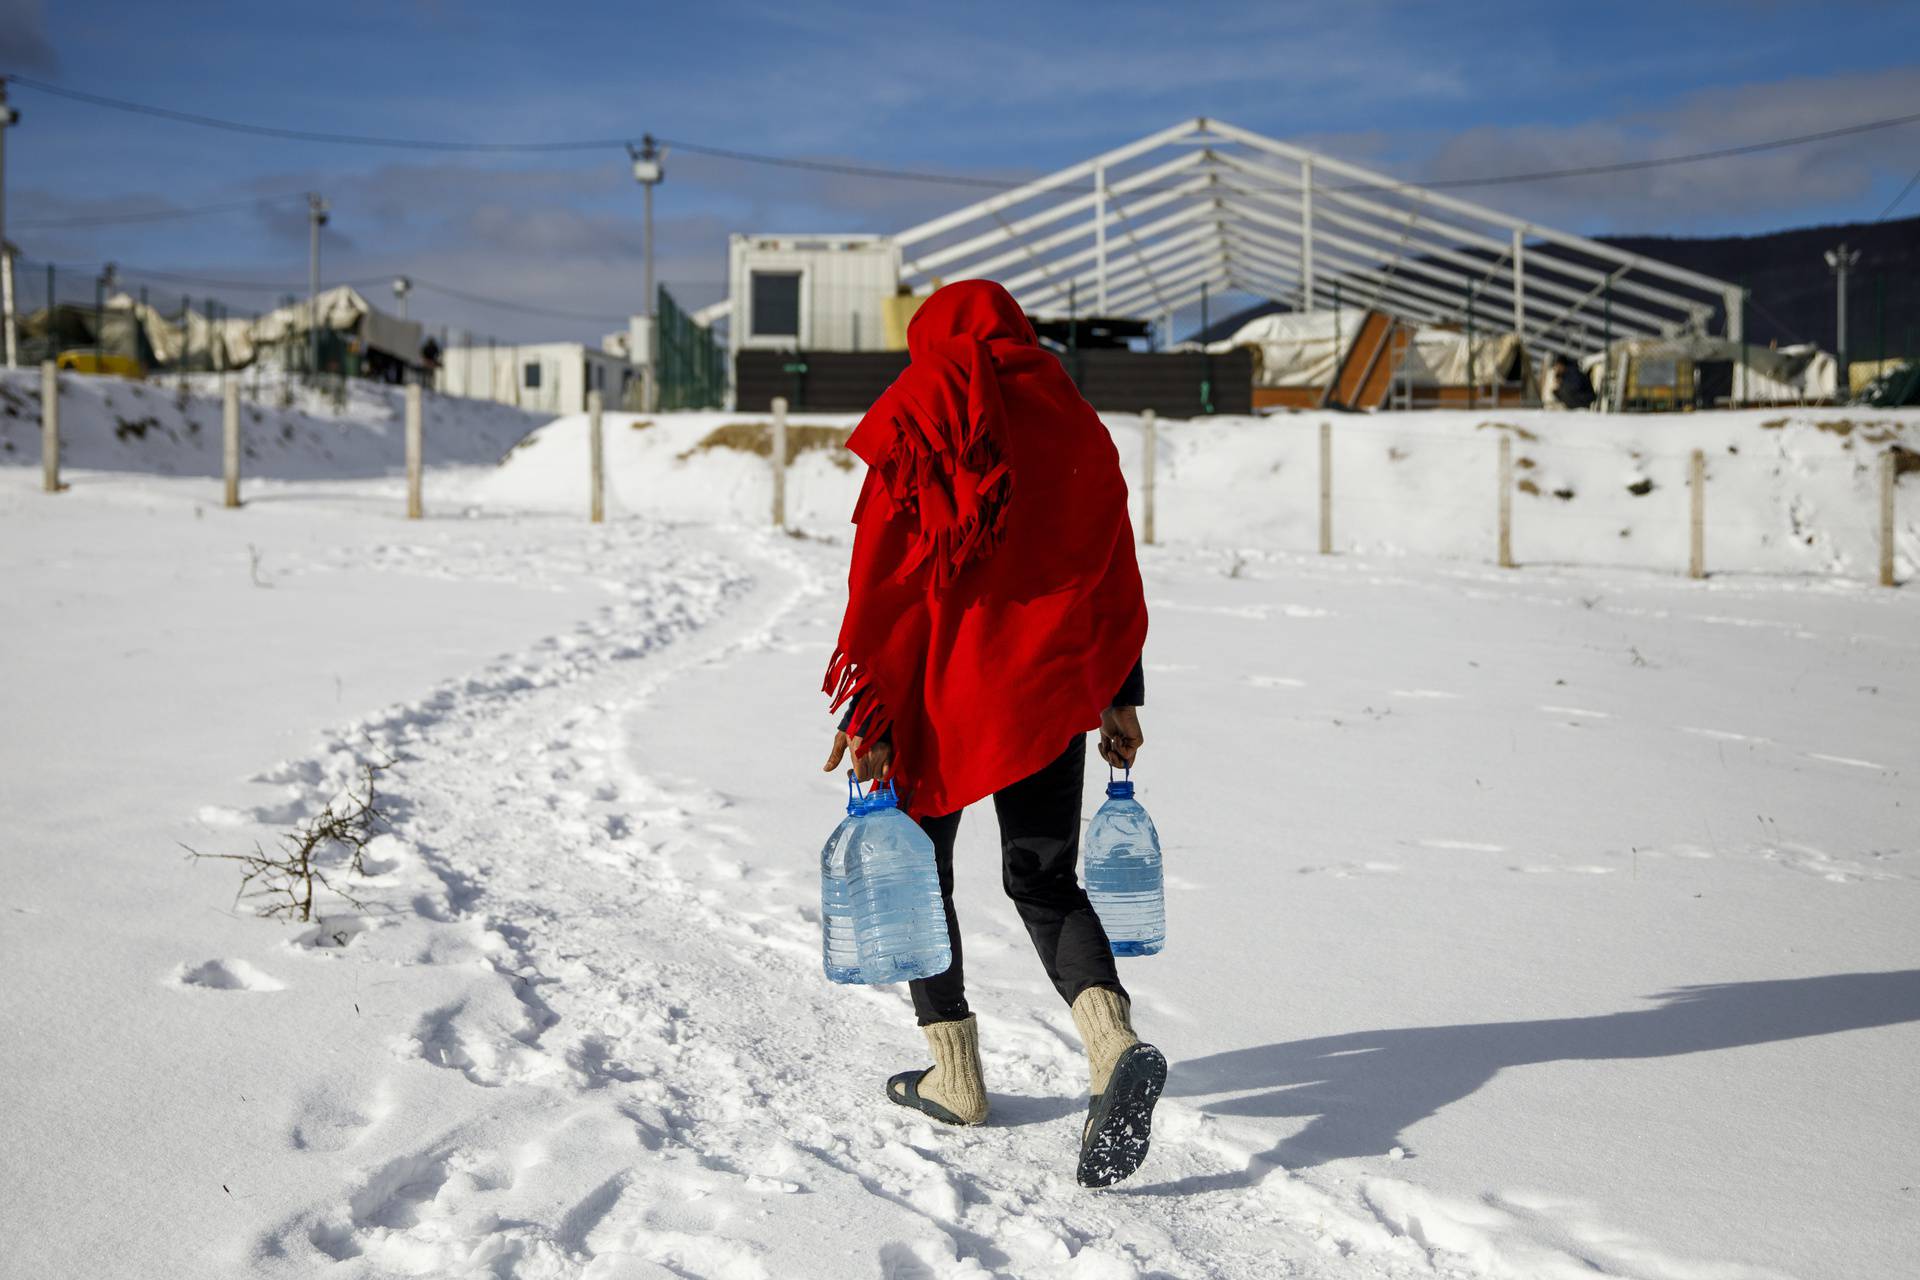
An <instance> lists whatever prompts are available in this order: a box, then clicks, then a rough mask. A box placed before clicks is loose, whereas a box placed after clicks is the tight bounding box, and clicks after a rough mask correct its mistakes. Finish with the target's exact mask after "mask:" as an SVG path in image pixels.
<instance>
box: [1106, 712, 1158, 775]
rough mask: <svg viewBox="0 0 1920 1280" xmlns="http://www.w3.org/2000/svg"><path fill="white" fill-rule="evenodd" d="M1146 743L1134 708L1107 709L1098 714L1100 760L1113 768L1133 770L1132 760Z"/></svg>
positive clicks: (1138, 715)
mask: <svg viewBox="0 0 1920 1280" xmlns="http://www.w3.org/2000/svg"><path fill="white" fill-rule="evenodd" d="M1146 742H1147V738H1146V735H1145V734H1143V733H1141V732H1140V712H1139V711H1138V710H1136V709H1135V708H1133V707H1108V708H1107V709H1106V710H1105V711H1102V712H1101V713H1100V758H1101V759H1102V760H1105V761H1106V762H1107V763H1108V764H1110V765H1112V766H1113V767H1114V768H1116V769H1131V768H1133V759H1134V757H1135V756H1136V755H1138V754H1139V753H1140V748H1141V747H1143V746H1145V745H1146Z"/></svg>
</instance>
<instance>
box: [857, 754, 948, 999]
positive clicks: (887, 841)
mask: <svg viewBox="0 0 1920 1280" xmlns="http://www.w3.org/2000/svg"><path fill="white" fill-rule="evenodd" d="M856 823H857V825H856V827H855V829H854V832H853V836H852V841H851V844H852V848H851V850H850V857H849V859H848V866H849V869H850V872H851V874H850V875H849V877H848V880H849V883H850V885H851V888H852V891H853V906H854V920H855V925H854V933H855V936H856V937H857V938H858V939H859V944H860V981H862V982H909V981H912V980H913V979H915V978H931V977H933V976H934V975H935V974H939V973H945V972H946V971H947V969H948V968H949V967H951V966H952V964H953V946H952V944H951V942H950V941H949V939H948V938H947V914H946V909H945V908H944V907H942V906H941V903H940V874H939V872H938V870H937V869H936V868H935V866H934V860H933V841H931V840H929V839H928V838H927V833H926V832H924V831H922V830H921V829H920V825H919V824H918V823H916V822H915V821H914V820H913V819H911V818H909V817H908V816H907V815H906V814H904V813H902V812H900V806H899V797H898V796H896V795H895V794H894V790H893V784H892V783H891V782H889V783H887V784H885V785H884V786H883V787H881V788H879V789H877V790H874V791H872V792H869V793H868V794H867V796H866V798H865V812H863V813H860V814H858V815H856Z"/></svg>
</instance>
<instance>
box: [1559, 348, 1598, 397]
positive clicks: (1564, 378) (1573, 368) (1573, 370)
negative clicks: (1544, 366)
mask: <svg viewBox="0 0 1920 1280" xmlns="http://www.w3.org/2000/svg"><path fill="white" fill-rule="evenodd" d="M1553 374H1554V382H1553V398H1554V400H1556V401H1557V402H1558V403H1559V404H1560V405H1561V407H1562V408H1566V409H1585V408H1588V407H1589V406H1591V405H1592V404H1593V400H1594V395H1593V383H1592V382H1591V381H1590V380H1589V379H1588V378H1587V375H1586V374H1585V373H1584V372H1583V371H1582V370H1581V368H1580V366H1579V365H1578V364H1575V363H1574V362H1573V361H1572V360H1571V359H1569V358H1568V357H1567V356H1565V355H1564V354H1563V355H1557V356H1555V357H1554V358H1553Z"/></svg>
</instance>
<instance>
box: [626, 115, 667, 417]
mask: <svg viewBox="0 0 1920 1280" xmlns="http://www.w3.org/2000/svg"><path fill="white" fill-rule="evenodd" d="M627 155H628V156H629V157H630V158H631V159H632V160H633V180H634V181H635V182H637V183H639V184H640V190H641V193H642V201H643V204H642V208H643V210H644V212H643V214H642V217H643V222H642V224H641V230H640V254H641V258H642V260H643V263H644V265H643V267H642V270H643V272H644V275H643V277H642V280H643V283H642V285H641V289H642V297H641V304H640V314H641V315H642V316H644V317H646V320H645V323H644V324H642V325H641V329H642V333H641V340H642V343H643V344H644V350H639V351H634V352H632V356H633V357H634V358H636V359H641V360H644V362H645V363H644V364H642V365H641V379H642V380H641V384H640V407H641V410H642V412H645V413H652V412H654V411H655V409H657V408H658V407H659V403H660V380H659V377H658V368H657V364H656V361H655V359H654V357H655V355H656V353H657V352H658V351H659V349H660V342H659V339H658V338H657V337H656V336H655V334H654V323H655V319H656V318H655V316H654V299H653V292H654V291H653V189H654V188H655V187H657V186H659V185H660V180H661V179H662V178H664V177H666V168H665V165H666V159H667V149H666V148H665V147H662V146H660V145H658V144H657V143H655V142H654V140H653V135H652V134H650V133H649V134H644V135H642V136H641V138H640V145H639V146H637V147H636V146H634V145H633V144H632V143H628V144H627Z"/></svg>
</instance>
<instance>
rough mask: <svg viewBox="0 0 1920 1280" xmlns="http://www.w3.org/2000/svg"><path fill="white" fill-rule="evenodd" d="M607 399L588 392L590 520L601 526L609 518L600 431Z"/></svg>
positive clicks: (598, 394)
mask: <svg viewBox="0 0 1920 1280" xmlns="http://www.w3.org/2000/svg"><path fill="white" fill-rule="evenodd" d="M605 401H606V398H605V397H604V396H602V395H601V394H600V393H599V392H598V391H589V392H587V470H588V472H589V476H590V480H589V483H590V484H591V486H592V487H591V489H590V490H589V492H590V493H591V494H592V500H591V503H590V506H591V511H590V514H589V515H588V517H587V518H588V519H589V520H590V521H592V523H594V524H601V523H603V522H604V521H605V520H606V518H607V473H606V453H605V447H606V446H605V437H604V436H603V435H602V434H601V430H600V412H601V409H602V407H603V406H604V404H605Z"/></svg>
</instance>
